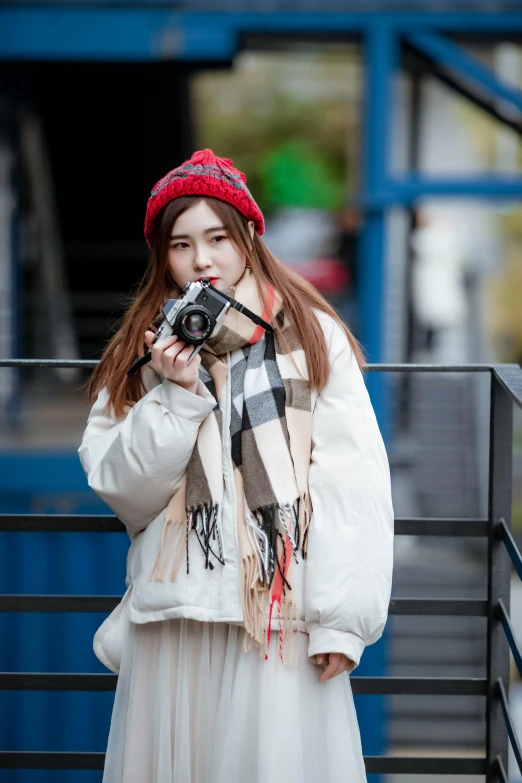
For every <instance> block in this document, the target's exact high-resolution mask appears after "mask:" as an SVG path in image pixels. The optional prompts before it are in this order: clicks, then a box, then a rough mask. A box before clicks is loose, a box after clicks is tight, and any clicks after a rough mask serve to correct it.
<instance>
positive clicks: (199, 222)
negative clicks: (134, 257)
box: [168, 201, 254, 291]
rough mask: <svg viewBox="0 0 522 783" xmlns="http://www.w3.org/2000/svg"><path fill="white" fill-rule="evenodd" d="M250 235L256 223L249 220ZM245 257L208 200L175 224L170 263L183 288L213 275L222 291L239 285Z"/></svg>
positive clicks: (169, 256) (174, 276)
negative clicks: (187, 284)
mask: <svg viewBox="0 0 522 783" xmlns="http://www.w3.org/2000/svg"><path fill="white" fill-rule="evenodd" d="M248 227H249V230H250V236H253V234H254V223H253V222H252V221H249V223H248ZM245 263H246V262H245V259H244V258H242V257H241V256H240V255H239V253H238V252H237V250H236V249H235V247H234V245H233V244H232V242H231V240H230V238H229V236H228V233H227V231H226V229H225V227H224V226H223V225H222V222H221V220H220V219H219V218H218V216H217V215H216V213H215V212H214V211H213V210H212V209H211V208H210V207H209V205H208V204H207V202H206V201H198V202H197V203H196V204H194V206H192V207H189V209H187V210H186V211H185V212H183V214H182V215H180V216H179V218H178V219H177V220H176V222H175V223H174V226H173V227H172V232H171V238H170V243H169V251H168V264H169V268H170V272H171V274H172V277H173V279H174V282H175V283H176V284H177V285H178V286H179V287H180V288H183V286H184V285H185V283H194V282H196V281H197V280H201V278H203V277H209V278H210V279H211V282H212V285H214V286H215V287H216V288H218V289H219V290H220V291H224V290H225V289H227V288H230V287H231V286H233V285H235V284H236V283H237V282H238V280H239V279H240V278H241V276H242V275H243V272H244V271H245Z"/></svg>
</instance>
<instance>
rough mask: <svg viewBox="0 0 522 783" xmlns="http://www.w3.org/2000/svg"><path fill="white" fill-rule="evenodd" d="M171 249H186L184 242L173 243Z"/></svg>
mask: <svg viewBox="0 0 522 783" xmlns="http://www.w3.org/2000/svg"><path fill="white" fill-rule="evenodd" d="M172 247H173V248H174V250H183V248H184V247H188V244H187V243H186V242H175V243H174V244H173V245H172Z"/></svg>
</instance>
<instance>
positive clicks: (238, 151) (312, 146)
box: [192, 47, 360, 214]
mask: <svg viewBox="0 0 522 783" xmlns="http://www.w3.org/2000/svg"><path fill="white" fill-rule="evenodd" d="M359 67H360V65H359V58H358V54H357V53H356V51H355V50H354V48H353V47H344V48H343V49H342V51H340V52H338V53H337V54H335V55H332V54H331V53H328V52H327V53H326V54H325V53H323V54H321V53H316V54H311V55H309V56H300V55H296V54H295V53H294V54H292V53H289V54H288V55H282V54H280V53H278V54H273V55H252V56H249V57H244V58H241V57H239V58H238V60H237V62H236V66H235V68H234V69H233V70H231V71H229V72H228V71H227V72H219V73H212V72H210V73H206V74H201V75H200V76H198V77H196V78H195V80H194V82H193V94H192V98H193V106H194V112H195V120H196V128H197V145H198V147H199V148H202V147H210V148H211V149H213V150H214V152H215V153H216V154H217V155H221V156H223V157H227V158H231V159H232V160H233V161H234V163H235V165H236V166H237V167H238V168H240V169H242V170H243V171H244V172H245V173H246V175H247V180H248V187H249V188H250V191H251V192H252V195H253V196H254V198H255V199H256V201H257V202H258V203H259V205H260V207H261V208H262V209H263V210H264V211H266V212H267V213H268V214H270V212H271V211H273V210H276V209H277V208H279V207H283V206H290V207H292V206H295V207H316V208H320V209H337V208H339V207H341V206H342V205H343V204H344V203H345V202H346V200H347V197H348V195H349V193H350V192H351V191H352V190H353V189H354V188H355V181H354V178H355V176H356V172H355V166H354V165H353V160H351V158H352V159H354V160H355V159H356V157H357V148H358V134H357V133H356V132H354V131H356V130H357V128H358V122H359V106H358V101H359V89H360V87H359V81H360V80H359V74H358V68H359ZM351 149H352V152H350V150H351Z"/></svg>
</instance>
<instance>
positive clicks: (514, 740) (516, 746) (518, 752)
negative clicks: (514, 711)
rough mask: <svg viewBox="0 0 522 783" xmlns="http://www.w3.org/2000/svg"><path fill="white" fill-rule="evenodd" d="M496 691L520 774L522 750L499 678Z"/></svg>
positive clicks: (502, 684) (504, 690) (521, 769)
mask: <svg viewBox="0 0 522 783" xmlns="http://www.w3.org/2000/svg"><path fill="white" fill-rule="evenodd" d="M497 689H498V692H499V696H500V706H501V707H502V712H503V714H504V720H505V722H506V728H507V732H508V735H509V739H510V742H511V747H512V749H513V755H514V756H515V759H516V761H517V764H518V768H519V770H520V772H521V773H522V748H521V747H520V742H519V740H518V737H517V734H516V731H515V727H514V725H513V719H512V717H511V712H510V711H509V702H508V698H507V695H506V689H505V688H504V683H503V682H502V680H501V679H500V678H499V679H498V680H497Z"/></svg>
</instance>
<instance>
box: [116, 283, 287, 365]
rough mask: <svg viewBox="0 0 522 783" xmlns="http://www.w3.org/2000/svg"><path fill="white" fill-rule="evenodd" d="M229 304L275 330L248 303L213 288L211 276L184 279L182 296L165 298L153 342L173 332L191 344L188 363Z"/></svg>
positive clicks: (136, 362) (140, 360)
mask: <svg viewBox="0 0 522 783" xmlns="http://www.w3.org/2000/svg"><path fill="white" fill-rule="evenodd" d="M231 307H233V308H234V309H235V310H237V311H238V312H240V313H243V315H246V316H247V318H250V320H251V321H253V322H254V323H255V324H256V325H258V326H262V327H263V329H265V330H266V331H267V332H273V331H274V330H273V328H272V326H270V324H268V323H267V322H266V321H263V319H262V318H259V316H257V315H255V313H253V312H251V311H250V310H249V309H248V308H247V307H244V306H243V305H242V304H241V303H240V302H237V301H236V300H235V299H232V298H231V297H229V296H227V294H225V293H223V291H218V289H217V288H214V287H213V286H212V285H211V284H210V280H209V279H208V278H207V277H205V278H203V280H200V281H198V282H197V283H187V284H186V285H185V287H184V288H183V296H182V298H181V299H169V300H168V301H167V303H166V304H165V306H164V307H163V314H164V316H165V318H164V320H163V322H162V323H161V325H160V327H159V329H158V331H157V332H156V334H155V335H154V340H153V343H157V342H159V341H160V340H165V339H166V338H167V337H170V336H171V335H173V334H176V335H177V336H178V337H179V339H180V340H183V341H184V342H185V343H187V344H189V345H193V346H194V350H193V351H192V353H191V355H190V357H189V359H188V361H187V364H188V362H190V361H191V360H192V359H193V358H194V356H196V354H198V353H199V351H200V350H201V348H202V347H203V345H204V343H205V342H206V341H207V340H208V339H209V337H211V336H212V334H213V332H214V330H215V329H216V327H217V326H219V324H221V322H222V321H223V320H224V318H225V316H226V314H227V312H228V311H229V309H230V308H231ZM151 358H152V354H151V353H150V351H149V352H148V353H146V354H145V356H142V357H138V358H136V359H135V360H134V362H133V364H132V366H131V368H130V370H129V371H128V373H127V374H128V375H134V374H135V373H137V372H138V370H139V369H140V368H141V367H143V365H144V364H147V362H149V361H150V359H151Z"/></svg>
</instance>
